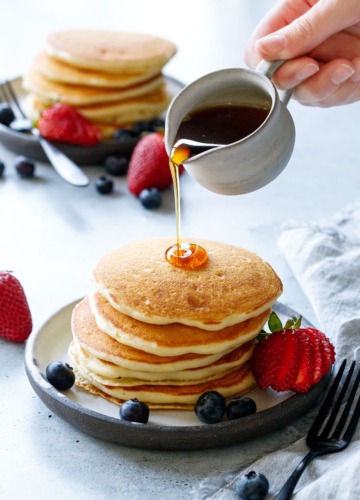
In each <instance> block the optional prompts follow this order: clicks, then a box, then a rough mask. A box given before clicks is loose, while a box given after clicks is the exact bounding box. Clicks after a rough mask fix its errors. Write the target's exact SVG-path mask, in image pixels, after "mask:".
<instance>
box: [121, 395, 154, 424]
mask: <svg viewBox="0 0 360 500" xmlns="http://www.w3.org/2000/svg"><path fill="white" fill-rule="evenodd" d="M119 413H120V418H121V419H122V420H126V421H128V422H138V423H139V424H146V422H147V421H148V420H149V414H150V410H149V407H148V405H147V404H146V403H143V402H142V401H139V400H138V399H136V398H134V399H129V400H128V401H125V403H123V404H122V405H121V406H120V411H119Z"/></svg>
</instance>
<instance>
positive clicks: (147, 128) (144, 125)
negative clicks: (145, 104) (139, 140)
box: [133, 121, 153, 135]
mask: <svg viewBox="0 0 360 500" xmlns="http://www.w3.org/2000/svg"><path fill="white" fill-rule="evenodd" d="M152 131H153V129H152V128H151V124H150V122H148V121H139V122H136V123H134V125H133V132H134V133H135V134H136V135H141V134H143V133H146V132H152Z"/></svg>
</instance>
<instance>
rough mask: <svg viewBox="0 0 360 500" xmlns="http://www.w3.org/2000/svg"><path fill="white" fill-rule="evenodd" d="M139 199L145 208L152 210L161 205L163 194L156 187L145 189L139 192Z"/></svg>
mask: <svg viewBox="0 0 360 500" xmlns="http://www.w3.org/2000/svg"><path fill="white" fill-rule="evenodd" d="M139 200H140V203H141V204H142V206H143V207H144V208H147V209H148V210H152V209H154V208H159V207H161V204H162V195H161V192H160V191H159V190H158V189H156V188H150V189H143V190H142V191H141V193H140V194H139Z"/></svg>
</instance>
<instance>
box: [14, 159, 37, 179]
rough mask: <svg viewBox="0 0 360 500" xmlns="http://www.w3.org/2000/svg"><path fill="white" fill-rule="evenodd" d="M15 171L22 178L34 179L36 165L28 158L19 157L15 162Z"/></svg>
mask: <svg viewBox="0 0 360 500" xmlns="http://www.w3.org/2000/svg"><path fill="white" fill-rule="evenodd" d="M15 169H16V172H17V173H18V174H19V175H20V177H24V178H25V177H33V176H34V173H35V163H34V162H33V161H32V160H30V159H29V158H26V156H18V157H17V158H16V160H15Z"/></svg>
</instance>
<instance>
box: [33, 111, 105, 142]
mask: <svg viewBox="0 0 360 500" xmlns="http://www.w3.org/2000/svg"><path fill="white" fill-rule="evenodd" d="M38 129H39V131H40V134H41V135H42V137H44V139H48V140H49V141H61V142H69V143H71V144H78V145H81V146H93V145H94V144H97V143H98V142H99V141H100V131H99V130H98V129H97V128H96V127H95V125H94V124H93V123H91V122H90V121H89V120H88V119H87V118H85V117H84V116H83V115H82V114H80V113H79V112H78V111H77V110H76V109H75V108H73V107H72V106H69V105H67V104H62V103H57V104H54V105H52V106H50V107H49V108H46V109H45V110H44V111H43V113H42V114H41V116H40V118H39V121H38Z"/></svg>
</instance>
